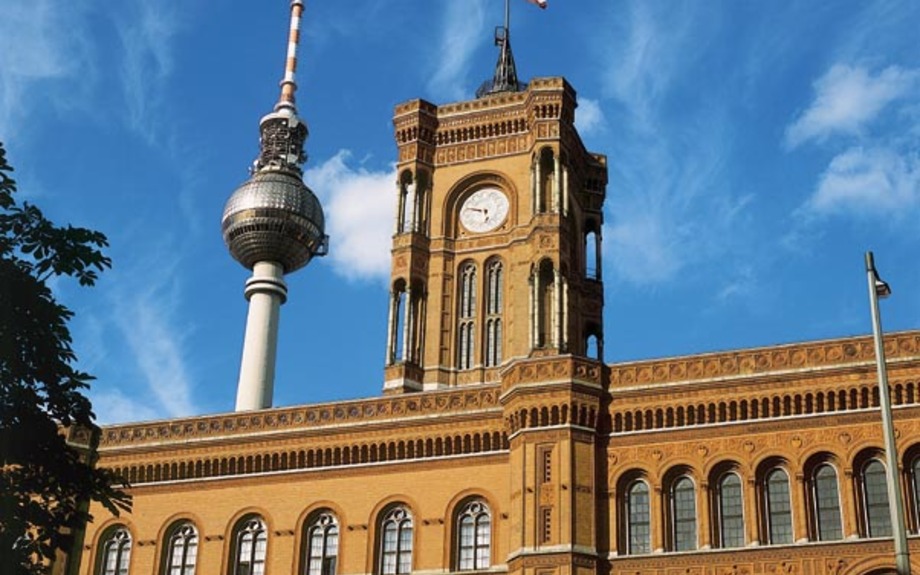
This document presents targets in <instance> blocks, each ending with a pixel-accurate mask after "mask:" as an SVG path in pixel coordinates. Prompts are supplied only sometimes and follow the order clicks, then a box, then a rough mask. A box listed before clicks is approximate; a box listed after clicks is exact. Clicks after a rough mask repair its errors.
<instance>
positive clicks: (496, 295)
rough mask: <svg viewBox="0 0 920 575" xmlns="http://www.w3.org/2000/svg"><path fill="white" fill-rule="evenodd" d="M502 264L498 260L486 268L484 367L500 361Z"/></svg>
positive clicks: (494, 364) (492, 365)
mask: <svg viewBox="0 0 920 575" xmlns="http://www.w3.org/2000/svg"><path fill="white" fill-rule="evenodd" d="M503 271H504V270H503V269H502V263H501V262H500V261H498V260H493V261H491V262H489V263H488V264H487V266H486V338H485V339H486V348H485V354H486V357H485V364H486V367H494V366H496V365H498V364H500V363H501V361H502V289H503V284H504V278H503Z"/></svg>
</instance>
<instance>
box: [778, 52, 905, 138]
mask: <svg viewBox="0 0 920 575" xmlns="http://www.w3.org/2000/svg"><path fill="white" fill-rule="evenodd" d="M918 82H920V71H917V70H904V69H902V68H899V67H898V66H889V67H888V68H886V69H884V70H882V71H881V72H879V73H878V74H875V75H873V74H872V73H871V72H870V71H868V70H866V69H865V68H863V67H860V66H856V67H852V66H847V65H842V64H837V65H835V66H833V67H832V68H831V69H830V70H828V72H827V73H826V74H825V75H824V76H822V77H821V78H819V79H818V80H817V81H816V82H815V84H814V88H815V99H814V101H813V102H812V104H811V106H809V108H808V109H807V110H805V112H803V113H802V115H801V116H800V117H799V118H798V119H797V120H796V121H795V122H794V123H793V124H792V125H790V126H789V127H788V128H786V144H787V145H788V146H789V147H791V148H794V147H796V146H798V145H800V144H802V143H804V142H807V141H809V140H817V141H819V142H820V141H823V140H825V139H826V138H827V137H828V136H830V135H833V134H858V133H859V132H860V131H861V130H862V129H863V127H864V126H865V125H866V124H867V123H869V122H871V121H872V120H873V119H875V118H876V116H878V115H879V113H881V112H882V110H883V109H884V108H885V107H886V106H888V105H889V104H890V103H892V102H893V101H894V100H896V99H898V98H901V97H903V96H905V95H906V94H908V93H909V92H910V91H911V90H912V89H913V87H914V86H917V85H918Z"/></svg>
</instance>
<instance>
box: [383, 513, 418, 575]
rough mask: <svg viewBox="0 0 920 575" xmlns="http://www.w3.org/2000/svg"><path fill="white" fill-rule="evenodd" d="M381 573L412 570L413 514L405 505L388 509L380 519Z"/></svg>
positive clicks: (398, 573)
mask: <svg viewBox="0 0 920 575" xmlns="http://www.w3.org/2000/svg"><path fill="white" fill-rule="evenodd" d="M379 533H380V536H379V540H380V546H379V550H380V558H379V561H378V565H379V575H403V574H404V573H409V572H410V571H412V515H411V514H410V513H409V510H408V509H406V508H405V507H403V506H397V507H393V508H391V509H390V510H389V511H387V512H386V513H385V514H384V515H383V518H382V519H381V521H380V530H379Z"/></svg>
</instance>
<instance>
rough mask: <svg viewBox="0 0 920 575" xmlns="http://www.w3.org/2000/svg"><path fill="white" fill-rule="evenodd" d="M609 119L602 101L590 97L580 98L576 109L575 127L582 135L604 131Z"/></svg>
mask: <svg viewBox="0 0 920 575" xmlns="http://www.w3.org/2000/svg"><path fill="white" fill-rule="evenodd" d="M606 121H607V119H606V118H605V117H604V110H603V109H602V108H601V105H600V102H598V101H597V100H591V99H589V98H579V99H578V108H576V109H575V127H576V128H578V133H580V134H581V135H582V136H590V135H592V134H597V133H599V132H603V131H604V128H605V123H606Z"/></svg>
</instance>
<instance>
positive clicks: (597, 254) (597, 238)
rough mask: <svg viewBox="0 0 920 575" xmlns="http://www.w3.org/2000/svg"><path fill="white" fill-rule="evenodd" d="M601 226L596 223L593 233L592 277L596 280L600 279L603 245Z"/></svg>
mask: <svg viewBox="0 0 920 575" xmlns="http://www.w3.org/2000/svg"><path fill="white" fill-rule="evenodd" d="M601 227H602V226H600V225H598V229H597V231H596V232H595V233H594V266H595V268H594V278H595V279H597V281H601V269H603V268H601V246H602V245H604V242H603V240H602V239H601Z"/></svg>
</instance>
